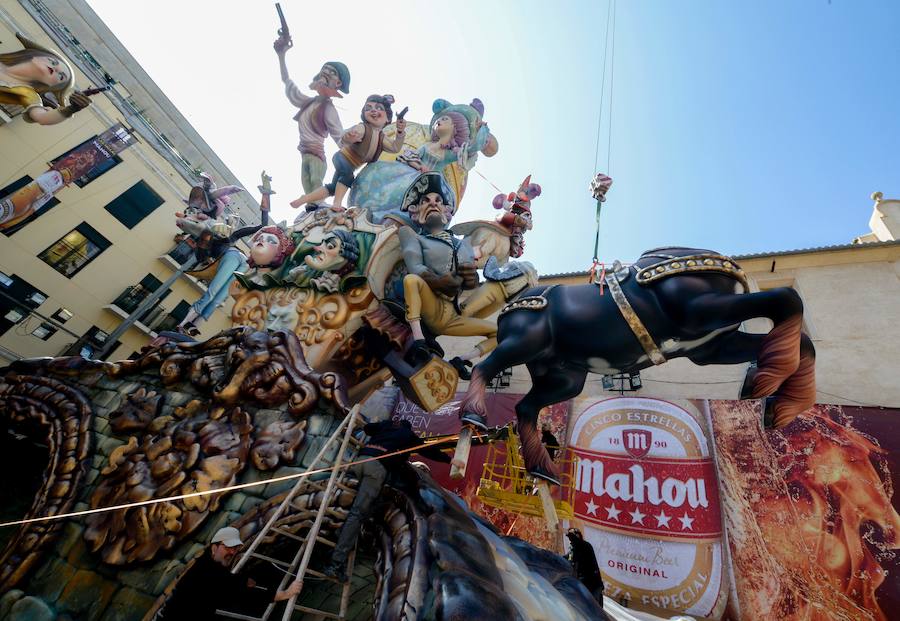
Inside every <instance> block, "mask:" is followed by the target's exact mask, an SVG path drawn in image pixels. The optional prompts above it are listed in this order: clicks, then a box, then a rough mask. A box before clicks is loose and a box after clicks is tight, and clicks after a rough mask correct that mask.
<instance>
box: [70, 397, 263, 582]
mask: <svg viewBox="0 0 900 621" xmlns="http://www.w3.org/2000/svg"><path fill="white" fill-rule="evenodd" d="M139 392H140V391H139ZM159 405H160V404H159V397H157V396H156V395H155V394H154V393H152V392H151V393H145V394H143V395H139V394H135V395H132V396H131V397H129V398H128V399H127V400H126V402H125V403H124V404H123V405H122V407H120V408H119V409H118V410H116V411H115V412H113V413H112V414H111V415H110V426H111V427H112V428H113V429H115V430H119V431H125V430H127V432H128V433H129V434H132V435H129V438H128V443H127V444H124V445H122V446H119V447H118V448H116V449H114V450H113V452H112V454H110V456H109V463H108V465H107V466H106V467H105V468H104V469H103V470H102V471H101V473H100V474H101V480H100V482H99V484H98V485H97V488H96V489H95V490H94V493H93V494H92V495H91V498H90V505H91V507H92V508H96V507H109V506H113V505H118V504H125V503H128V502H135V501H141V500H149V499H151V498H161V497H165V496H171V495H177V494H189V493H191V492H196V491H209V490H214V489H221V488H223V487H227V486H228V485H231V484H233V483H234V482H235V480H236V477H237V475H238V474H239V473H240V472H241V471H242V470H243V469H244V466H245V464H246V462H247V456H248V453H249V451H250V434H251V432H252V431H253V425H252V423H251V421H250V416H249V415H248V414H247V413H246V412H244V411H242V410H241V409H240V408H238V407H234V408H225V407H213V408H211V409H210V408H209V407H208V406H205V405H204V404H202V403H201V402H200V401H197V400H194V401H191V402H190V403H188V404H187V405H185V406H184V407H179V408H176V409H175V410H174V415H158V416H155V417H154V418H153V419H152V420H147V419H146V418H143V417H138V416H134V415H133V414H134V412H135V411H139V412H142V413H145V412H150V411H154V412H156V413H158V412H159V411H160V410H159ZM222 497H223V495H221V494H214V495H209V496H198V497H195V498H185V499H183V500H174V501H167V502H161V503H157V504H153V505H147V506H142V507H133V508H129V509H123V510H119V511H113V512H104V513H97V514H93V515H90V516H89V517H88V518H87V520H86V521H87V530H86V531H85V534H84V537H85V540H87V542H88V544H89V546H90V548H91V551H92V552H99V553H100V555H101V557H102V558H103V560H104V561H105V562H107V563H109V564H111V565H123V564H125V563H130V562H134V561H147V560H150V559H152V558H154V557H155V556H156V553H157V552H158V551H159V550H171V549H172V548H173V547H174V546H175V545H176V544H177V543H178V542H179V541H180V540H182V539H183V538H184V537H185V536H187V535H188V534H190V533H191V532H193V531H194V530H196V529H197V527H198V526H200V524H202V523H203V522H204V520H205V519H206V517H207V516H208V515H209V514H210V513H212V512H213V511H216V510H217V509H218V508H219V504H220V502H221V500H222Z"/></svg>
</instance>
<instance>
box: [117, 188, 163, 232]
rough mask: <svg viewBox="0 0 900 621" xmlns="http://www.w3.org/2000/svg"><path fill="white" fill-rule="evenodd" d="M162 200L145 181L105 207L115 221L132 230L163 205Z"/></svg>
mask: <svg viewBox="0 0 900 621" xmlns="http://www.w3.org/2000/svg"><path fill="white" fill-rule="evenodd" d="M163 202H164V201H163V199H162V198H160V196H159V194H157V193H156V192H154V191H153V188H151V187H150V186H149V185H147V183H146V182H145V181H138V182H137V183H135V184H134V185H133V186H131V187H130V188H128V189H127V190H125V192H124V193H122V194H121V195H120V196H119V197H118V198H116V199H114V200H113V201H112V202H111V203H110V204H109V205H107V206H106V207H105V209H106V211H108V212H109V213H111V214H112V215H113V217H115V219H116V220H118V221H119V222H121V223H122V224H124V225H125V226H127V227H128V228H129V229H133V228H134V227H135V226H136V225H137V224H138V223H139V222H140V221H141V220H143V219H144V218H146V217H147V216H149V215H150V214H151V213H153V211H155V210H156V208H157V207H159V206H160V205H162V204H163Z"/></svg>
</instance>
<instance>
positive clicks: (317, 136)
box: [275, 4, 350, 192]
mask: <svg viewBox="0 0 900 621" xmlns="http://www.w3.org/2000/svg"><path fill="white" fill-rule="evenodd" d="M275 8H276V9H277V10H278V18H279V19H280V20H281V28H280V29H279V30H278V39H276V41H275V52H276V53H277V54H278V64H279V67H280V68H281V81H282V82H283V83H284V88H285V94H286V95H287V98H288V101H290V102H291V103H292V104H294V105H295V106H297V108H299V110H298V112H297V114H295V115H294V120H295V121H297V126H298V129H299V130H300V144H299V145H298V146H297V149H298V150H299V151H300V157H301V165H300V180H301V183H302V184H303V191H304V192H312V191H313V190H315V189H316V188H319V187H321V186H322V185H323V183H324V182H325V138H326V136H331V138H332V140H334V141H335V143H337V145H338V146H339V147H340V146H341V135H342V134H343V133H344V128H343V125H341V119H340V117H339V116H338V112H337V110H336V109H335V107H334V104H333V103H332V101H331V100H332V98H334V97H338V98H340V97H342V95H341V93H349V92H350V71H349V70H348V69H347V65H345V64H344V63H341V62H338V61H336V60H332V61H328V62H327V63H325V64H324V65H322V68H321V69H320V70H319V73H317V74H316V75H315V76H313V79H312V82H310V84H309V88H310V89H312V90H314V91H315V92H316V94H315V95H314V96H310V95H306V94H304V93H302V92H301V91H300V89H299V88H298V87H297V85H296V84H295V83H294V81H293V80H291V78H290V76H289V75H288V70H287V64H286V62H285V55H286V54H287V51H288V50H289V49H290V48H291V47H292V46H293V45H294V43H293V41H292V40H291V34H290V31H289V30H288V26H287V22H286V21H285V19H284V13H282V12H281V6H280V5H279V4H275Z"/></svg>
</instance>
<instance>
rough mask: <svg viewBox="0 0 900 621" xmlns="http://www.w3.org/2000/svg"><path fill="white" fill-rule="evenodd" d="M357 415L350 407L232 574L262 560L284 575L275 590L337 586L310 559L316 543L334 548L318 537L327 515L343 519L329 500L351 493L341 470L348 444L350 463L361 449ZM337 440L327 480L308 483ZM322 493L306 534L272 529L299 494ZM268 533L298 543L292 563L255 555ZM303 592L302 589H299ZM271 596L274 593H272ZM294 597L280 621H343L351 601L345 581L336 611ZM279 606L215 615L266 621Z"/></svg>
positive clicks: (355, 408) (353, 556)
mask: <svg viewBox="0 0 900 621" xmlns="http://www.w3.org/2000/svg"><path fill="white" fill-rule="evenodd" d="M358 415H359V405H355V406H353V408H352V409H351V410H350V412H349V413H348V414H347V417H346V418H345V419H344V420H343V421H342V422H341V424H340V425H338V428H337V429H335V430H334V433H332V434H331V436H330V437H329V438H328V440H327V441H326V442H325V443H324V444H323V445H322V448H321V449H320V450H319V452H318V453H317V454H316V456H315V457H314V458H313V461H312V463H311V464H310V465H309V468H308V469H307V471H306V472H304V473H303V475H302V476H301V477H300V478H298V479H297V483H296V484H295V485H294V487H293V488H291V491H290V492H288V495H287V496H285V498H284V500H283V501H282V502H281V504H280V505H279V506H278V508H277V509H276V510H275V512H274V513H273V514H272V516H271V517H270V518H269V520H268V521H267V522H266V524H265V526H263V527H262V529H261V530H260V531H259V533H257V535H256V537H255V538H254V539H253V542H252V543H251V544H250V547H249V548H247V551H246V552H244V553H243V554H242V555H241V558H240V559H239V560H238V562H237V564H235V566H234V568H233V569H232V570H231V573H233V574H236V573H238V572H239V571H240V570H241V569H242V568H243V567H244V565H245V564H246V563H247V561H249V560H250V559H251V558H255V559H259V560H261V561H264V562H267V563H272V564H273V565H275V566H277V567H278V568H279V569H281V570H282V571H283V572H284V576H283V577H282V578H281V583H280V585H279V587H278V590H279V591H280V590H283V589H285V588H287V586H288V585H289V584H290V583H291V582H293V581H294V580H299V581H300V583H301V585H302V584H303V581H304V579H305V578H306V576H307V575H308V576H311V577H313V578H318V579H322V580H331V581H332V582H335V583H337V582H338V581H337V580H335V579H334V578H330V577H329V576H326V575H325V574H323V573H321V572H319V571H316V570H314V569H310V568H309V560H310V558H311V557H312V553H313V548H315V545H316V544H317V543H319V544H322V545H325V546H328V547H330V548H334V547H335V545H336V542H334V541H331V540H329V539H326V538H325V537H322V536H320V535H319V531H320V529H321V527H322V521H323V519H324V518H325V515H326V514H328V515H329V516H331V517H343V516H341V515H339V514H337V513H336V512H335V511H334V509H332V508H331V506H330V505H331V500H332V497H333V495H334V493H335V491H336V490H343V491H348V492H349V491H354V490H353V488H351V487H350V486H348V485H347V484H346V483H345V479H346V472H347V469H346V468H341V464H342V463H343V462H344V456H345V455H346V454H347V447H348V446H349V445H351V444H352V445H353V448H352V450H351V454H350V460H351V461H352V460H353V459H354V458H355V455H356V453H357V450H358V449H359V447H360V446H361V444H360V442H359V441H358V440H356V439H355V438H354V437H353V431H354V428H355V425H356V419H357V417H358ZM342 432H343V438H341V433H342ZM338 441H340V449H339V450H338V452H337V456H336V457H335V460H334V464H333V466H334V467H333V468H332V470H331V475H330V476H329V477H328V480H327V482H326V481H324V480H320V481H310V480H309V473H310V472H311V471H313V470H316V469H317V468H318V467H319V464H320V462H321V460H322V458H323V457H324V456H325V454H326V453H327V452H328V450H329V448H332V447H334V445H335V444H336V443H337V442H338ZM323 490H324V494H323V496H322V502H321V503H320V504H319V510H318V512H317V513H316V519H315V521H314V522H313V525H312V526H311V527H310V528H309V530H308V531H307V532H306V534H295V533H291V532H289V531H287V530H284V529H282V528H279V527H277V526H275V524H276V522H277V521H278V520H279V519H280V518H281V517H282V516H283V515H284V514H285V512H287V511H288V510H289V509H299V508H300V507H297V506H296V505H295V504H294V498H295V497H296V496H297V494H299V493H300V492H310V491H312V492H316V491H323ZM270 533H274V534H275V535H276V537H286V538H288V539H291V540H292V541H294V542H296V543H298V544H299V547H298V548H297V552H296V554H294V558H293V560H292V561H291V562H290V563H288V562H287V561H283V560H280V559H277V558H273V557H271V556H267V555H265V554H261V553H260V552H257V549H258V548H259V546H260V544H261V543H262V542H263V540H264V539H265V538H266V536H267V535H269V534H270ZM355 560H356V549H355V548H354V549H353V550H352V551H351V552H350V556H349V557H348V559H347V576H348V577H352V576H353V565H354V561H355ZM301 589H302V586H301ZM273 596H274V593H273ZM298 597H299V594H298V595H297V596H294V597H292V598H290V599H289V600H287V605H286V607H285V611H284V615H283V616H282V620H283V621H290V619H291V616H292V615H293V614H294V611H299V612H302V613H308V614H315V615H319V616H320V617H322V618H325V619H338V620H343V619H345V618H346V615H347V606H348V604H349V602H350V580H349V579H348V580H347V582H346V583H344V584H343V589H342V591H341V603H340V609H339V610H338V611H337V612H331V611H328V610H319V609H316V608H310V607H308V606H302V605H300V604H297V598H298ZM277 605H278V603H277V602H275V601H272V602H271V603H270V604H269V605H268V606H267V607H266V610H265V612H264V613H263V615H262V616H260V617H253V616H249V615H245V614H241V613H236V612H229V611H226V610H217V611H216V613H217V614H218V615H220V616H221V617H223V618H228V619H243V620H245V621H268V620H269V618H270V617H271V615H272V613H273V612H274V611H275V607H276V606H277Z"/></svg>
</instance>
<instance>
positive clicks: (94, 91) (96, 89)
mask: <svg viewBox="0 0 900 621" xmlns="http://www.w3.org/2000/svg"><path fill="white" fill-rule="evenodd" d="M111 88H112V86H110V85H109V84H107V85H106V86H95V87H94V88H89V89H87V90H86V91H81V94H82V95H86V96H87V97H90V96H91V95H96V94H98V93H105V92H106V91H108V90H109V89H111Z"/></svg>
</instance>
